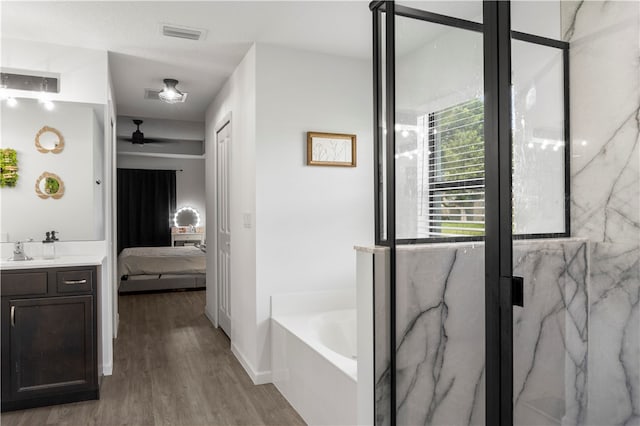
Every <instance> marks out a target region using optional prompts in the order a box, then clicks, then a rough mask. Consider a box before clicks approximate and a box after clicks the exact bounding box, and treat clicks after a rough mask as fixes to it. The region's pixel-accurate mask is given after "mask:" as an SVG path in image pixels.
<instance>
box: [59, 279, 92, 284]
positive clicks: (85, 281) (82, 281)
mask: <svg viewBox="0 0 640 426" xmlns="http://www.w3.org/2000/svg"><path fill="white" fill-rule="evenodd" d="M64 283H65V284H68V285H73V284H86V283H87V280H86V279H84V280H64Z"/></svg>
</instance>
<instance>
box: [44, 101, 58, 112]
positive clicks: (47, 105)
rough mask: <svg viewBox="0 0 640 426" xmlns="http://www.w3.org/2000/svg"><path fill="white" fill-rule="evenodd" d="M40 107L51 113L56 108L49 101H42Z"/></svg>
mask: <svg viewBox="0 0 640 426" xmlns="http://www.w3.org/2000/svg"><path fill="white" fill-rule="evenodd" d="M42 105H43V106H44V108H45V109H46V110H47V111H53V109H54V108H55V107H56V105H55V104H54V103H53V102H51V101H49V100H46V101H43V102H42Z"/></svg>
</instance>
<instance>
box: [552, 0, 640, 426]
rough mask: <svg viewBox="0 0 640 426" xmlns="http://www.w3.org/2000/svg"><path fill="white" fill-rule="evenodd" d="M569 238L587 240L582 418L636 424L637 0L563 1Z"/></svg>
mask: <svg viewBox="0 0 640 426" xmlns="http://www.w3.org/2000/svg"><path fill="white" fill-rule="evenodd" d="M562 25H563V34H564V37H565V39H566V40H567V41H569V42H570V64H571V68H570V69H571V73H570V82H571V98H570V102H571V136H572V141H571V142H572V144H571V150H572V158H571V198H572V199H571V210H572V211H571V213H572V220H571V222H572V234H573V235H574V236H578V237H584V238H588V239H589V241H590V242H591V243H590V245H591V254H590V255H591V280H590V285H589V308H590V310H589V335H588V337H589V339H588V340H589V370H588V378H587V382H588V386H587V388H588V405H587V407H588V408H587V418H586V421H585V424H589V425H593V426H603V425H640V311H639V303H638V302H639V300H640V269H639V268H640V267H639V263H638V260H639V258H640V157H639V156H640V152H639V150H638V143H639V142H640V139H639V135H640V2H637V1H629V2H621V1H604V2H603V1H583V2H563V3H562Z"/></svg>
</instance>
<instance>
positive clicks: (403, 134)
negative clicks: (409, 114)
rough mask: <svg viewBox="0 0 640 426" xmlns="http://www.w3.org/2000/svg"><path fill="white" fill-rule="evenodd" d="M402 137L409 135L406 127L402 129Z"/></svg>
mask: <svg viewBox="0 0 640 426" xmlns="http://www.w3.org/2000/svg"><path fill="white" fill-rule="evenodd" d="M401 134H402V137H403V138H406V137H407V136H409V131H407V130H406V129H405V130H403V131H402V133H401Z"/></svg>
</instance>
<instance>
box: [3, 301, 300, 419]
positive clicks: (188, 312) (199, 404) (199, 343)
mask: <svg viewBox="0 0 640 426" xmlns="http://www.w3.org/2000/svg"><path fill="white" fill-rule="evenodd" d="M119 302H120V308H119V310H120V334H119V336H118V339H117V340H115V348H114V366H113V375H112V376H107V377H104V378H103V381H102V386H101V388H100V400H99V401H87V402H78V403H73V404H65V405H57V406H51V407H42V408H35V409H30V410H23V411H14V412H7V413H2V415H1V416H0V421H1V422H2V425H3V426H9V425H24V426H32V425H279V426H280V425H303V424H304V422H303V420H302V419H301V418H300V416H299V415H298V414H297V413H296V412H295V411H294V410H293V408H291V406H290V405H289V404H288V402H287V401H286V400H285V399H284V397H283V396H282V395H280V393H279V392H278V391H277V390H276V388H275V387H274V386H273V385H271V384H268V385H260V386H255V385H253V384H252V382H251V379H250V378H249V377H248V376H247V374H246V373H245V371H244V369H243V368H242V366H241V365H240V364H239V362H238V361H237V360H236V358H235V356H234V355H233V354H232V353H231V350H230V348H229V339H228V338H227V336H226V335H225V334H224V333H223V332H222V331H221V330H220V329H216V328H214V327H213V326H212V325H211V323H210V322H209V320H208V319H207V318H206V317H205V316H204V304H205V292H204V291H186V292H169V293H155V294H138V295H128V296H121V297H120V299H119Z"/></svg>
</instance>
